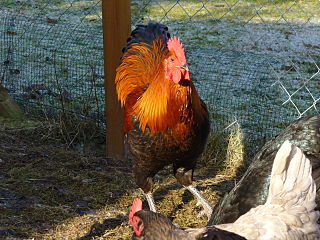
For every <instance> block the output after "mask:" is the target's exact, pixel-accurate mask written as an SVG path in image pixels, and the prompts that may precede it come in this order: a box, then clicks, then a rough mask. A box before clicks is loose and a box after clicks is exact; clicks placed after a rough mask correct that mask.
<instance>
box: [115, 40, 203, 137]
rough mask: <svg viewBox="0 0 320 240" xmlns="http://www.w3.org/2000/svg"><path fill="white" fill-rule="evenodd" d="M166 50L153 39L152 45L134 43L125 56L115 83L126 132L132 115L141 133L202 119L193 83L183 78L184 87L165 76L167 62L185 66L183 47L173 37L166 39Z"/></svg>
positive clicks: (161, 42) (159, 42)
mask: <svg viewBox="0 0 320 240" xmlns="http://www.w3.org/2000/svg"><path fill="white" fill-rule="evenodd" d="M169 46H171V47H170V49H168V47H169ZM168 47H167V45H166V43H164V42H163V41H162V40H161V39H156V40H154V41H153V43H152V46H150V45H149V44H147V43H134V44H132V46H131V47H130V48H129V49H128V51H127V52H126V53H125V54H124V56H123V58H122V63H121V65H120V66H119V67H118V68H117V76H116V80H115V81H116V88H117V93H118V99H119V100H120V102H121V104H122V106H124V108H125V114H126V115H127V116H126V118H127V120H126V123H125V125H126V126H125V130H126V131H128V130H130V128H131V127H132V126H131V118H132V115H135V116H136V118H137V120H138V121H139V122H140V128H141V130H142V131H145V129H146V127H148V128H149V129H150V132H151V134H154V133H156V132H163V131H166V130H168V129H169V128H171V129H172V128H174V127H175V126H176V125H177V124H179V123H182V122H183V123H190V122H191V121H195V122H197V121H199V120H200V119H201V118H202V116H201V100H200V98H199V96H198V93H197V91H196V89H195V87H194V85H193V83H192V82H191V81H190V80H189V79H183V80H184V83H183V84H182V82H181V81H180V80H179V81H177V82H179V83H176V81H174V80H173V79H168V77H167V74H166V67H167V64H168V59H170V58H172V57H173V58H175V59H174V60H175V61H176V62H173V61H171V62H173V63H174V64H178V66H180V65H179V64H182V65H183V66H184V65H185V64H186V57H185V53H184V50H183V46H182V44H181V42H180V40H179V39H178V38H176V37H175V38H173V40H171V39H170V40H169V42H168ZM175 48H177V49H178V50H177V51H175ZM174 67H176V66H174ZM176 69H177V70H178V71H179V76H187V74H186V73H185V72H184V75H183V74H182V73H181V70H180V68H176ZM188 76H189V75H188ZM180 78H181V77H180Z"/></svg>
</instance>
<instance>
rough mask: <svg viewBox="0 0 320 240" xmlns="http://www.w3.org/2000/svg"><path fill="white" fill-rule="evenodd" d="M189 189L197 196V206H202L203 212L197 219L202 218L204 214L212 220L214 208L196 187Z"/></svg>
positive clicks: (189, 187)
mask: <svg viewBox="0 0 320 240" xmlns="http://www.w3.org/2000/svg"><path fill="white" fill-rule="evenodd" d="M187 189H188V190H189V191H190V192H191V193H192V194H193V196H195V197H196V198H197V200H198V202H197V206H202V207H203V210H202V211H201V212H200V213H199V214H198V215H197V217H201V216H203V215H204V214H205V215H207V217H208V219H211V215H212V212H213V206H212V205H211V204H210V203H209V202H208V201H207V199H205V198H204V197H203V196H202V195H201V193H200V192H199V191H198V190H197V189H196V188H195V186H192V185H190V186H188V187H187Z"/></svg>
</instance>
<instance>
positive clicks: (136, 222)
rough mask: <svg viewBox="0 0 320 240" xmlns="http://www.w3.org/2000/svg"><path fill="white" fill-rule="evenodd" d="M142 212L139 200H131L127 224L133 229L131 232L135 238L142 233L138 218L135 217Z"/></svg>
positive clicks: (141, 224) (140, 222)
mask: <svg viewBox="0 0 320 240" xmlns="http://www.w3.org/2000/svg"><path fill="white" fill-rule="evenodd" d="M140 210H142V201H141V200H140V199H139V198H136V199H134V200H133V203H132V207H131V211H130V213H129V222H130V224H131V225H132V227H133V231H134V233H135V234H136V236H140V235H141V233H142V231H143V228H144V226H143V223H142V221H141V219H140V218H139V217H138V216H135V213H136V212H139V211H140Z"/></svg>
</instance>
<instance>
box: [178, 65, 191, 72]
mask: <svg viewBox="0 0 320 240" xmlns="http://www.w3.org/2000/svg"><path fill="white" fill-rule="evenodd" d="M180 68H181V69H183V70H185V71H187V72H189V67H188V65H187V64H184V65H182V66H181V67H180Z"/></svg>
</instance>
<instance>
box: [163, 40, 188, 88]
mask: <svg viewBox="0 0 320 240" xmlns="http://www.w3.org/2000/svg"><path fill="white" fill-rule="evenodd" d="M168 49H169V57H168V58H167V59H166V60H165V71H166V78H167V79H169V80H172V81H173V82H174V83H178V84H183V83H184V82H186V81H189V80H190V72H189V68H188V66H187V58H186V53H185V51H184V48H183V46H182V43H181V41H180V39H179V38H177V37H173V38H170V39H169V41H168Z"/></svg>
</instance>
